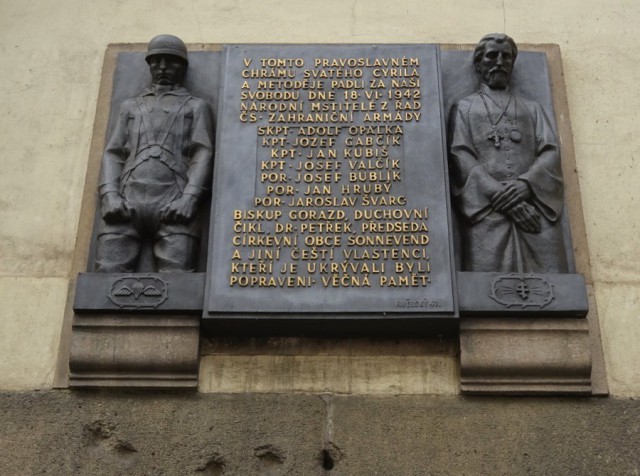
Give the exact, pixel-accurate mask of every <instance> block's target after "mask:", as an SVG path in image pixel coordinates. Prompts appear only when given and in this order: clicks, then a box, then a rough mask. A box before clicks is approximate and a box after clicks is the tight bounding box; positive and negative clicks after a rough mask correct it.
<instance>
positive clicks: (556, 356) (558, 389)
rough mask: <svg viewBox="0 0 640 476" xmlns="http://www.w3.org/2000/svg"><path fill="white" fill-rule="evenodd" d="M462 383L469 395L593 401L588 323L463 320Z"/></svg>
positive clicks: (463, 388)
mask: <svg viewBox="0 0 640 476" xmlns="http://www.w3.org/2000/svg"><path fill="white" fill-rule="evenodd" d="M460 383H461V390H462V393H466V394H500V395H545V394H546V395H551V394H573V395H589V394H591V351H590V341H589V327H588V323H587V320H586V319H579V318H576V319H568V318H562V319H557V318H552V317H551V318H530V317H522V318H516V319H514V318H477V319H470V318H466V319H462V320H461V322H460Z"/></svg>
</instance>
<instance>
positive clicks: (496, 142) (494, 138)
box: [488, 127, 504, 149]
mask: <svg viewBox="0 0 640 476" xmlns="http://www.w3.org/2000/svg"><path fill="white" fill-rule="evenodd" d="M488 139H489V140H492V141H493V145H495V146H496V149H499V148H500V141H501V140H502V139H504V136H503V135H502V134H500V133H499V132H498V130H497V129H496V128H495V127H494V129H493V131H492V132H491V134H489V137H488Z"/></svg>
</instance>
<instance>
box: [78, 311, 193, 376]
mask: <svg viewBox="0 0 640 476" xmlns="http://www.w3.org/2000/svg"><path fill="white" fill-rule="evenodd" d="M199 342H200V317H199V316H193V315H161V314H160V315H158V314H155V315H153V314H146V315H139V314H138V315H133V314H108V315H105V314H85V315H78V314H76V315H75V317H74V322H73V334H72V338H71V354H70V358H69V369H70V378H69V386H70V387H143V388H148V387H170V388H196V387H197V384H198V363H199V359H198V353H199Z"/></svg>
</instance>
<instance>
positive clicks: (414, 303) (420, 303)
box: [396, 299, 441, 309]
mask: <svg viewBox="0 0 640 476" xmlns="http://www.w3.org/2000/svg"><path fill="white" fill-rule="evenodd" d="M396 307H397V308H403V309H425V308H428V309H438V308H439V307H441V306H440V302H439V301H436V300H433V299H404V300H402V301H396Z"/></svg>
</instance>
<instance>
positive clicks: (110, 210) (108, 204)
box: [102, 192, 131, 223]
mask: <svg viewBox="0 0 640 476" xmlns="http://www.w3.org/2000/svg"><path fill="white" fill-rule="evenodd" d="M102 218H103V219H104V221H106V222H107V223H122V222H125V221H129V220H130V219H131V213H130V212H129V208H128V207H127V202H125V201H124V199H123V198H122V197H121V196H120V194H119V193H118V192H108V193H106V194H104V195H103V196H102Z"/></svg>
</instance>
